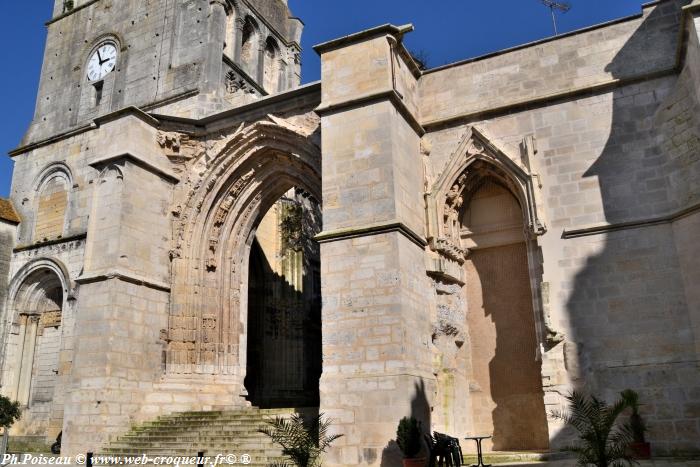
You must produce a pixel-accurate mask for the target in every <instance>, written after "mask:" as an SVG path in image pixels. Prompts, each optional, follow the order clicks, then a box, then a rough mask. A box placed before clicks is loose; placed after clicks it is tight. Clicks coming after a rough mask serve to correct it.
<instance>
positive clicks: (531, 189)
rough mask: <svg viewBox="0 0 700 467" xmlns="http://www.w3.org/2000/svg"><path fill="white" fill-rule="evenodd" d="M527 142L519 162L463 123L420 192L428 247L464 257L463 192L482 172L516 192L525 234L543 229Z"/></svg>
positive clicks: (536, 233) (472, 186)
mask: <svg viewBox="0 0 700 467" xmlns="http://www.w3.org/2000/svg"><path fill="white" fill-rule="evenodd" d="M526 146H529V148H530V149H529V150H528V149H527V148H526V150H525V151H523V152H524V155H525V159H526V166H523V165H520V164H519V163H517V162H515V160H514V159H513V158H511V157H509V156H508V155H506V154H505V152H503V151H502V150H501V149H499V148H498V147H496V146H495V145H494V144H493V143H492V142H491V141H490V140H489V138H487V137H486V136H485V135H484V133H483V132H481V131H480V130H478V129H477V128H475V127H469V128H467V130H466V132H465V133H464V135H463V136H462V138H461V140H460V143H459V145H458V147H457V149H456V150H455V152H454V153H453V154H452V156H451V157H450V159H449V161H448V162H447V164H446V166H445V168H444V169H443V170H442V172H441V174H440V175H439V177H438V178H437V180H436V181H435V182H434V183H433V185H432V188H431V189H430V191H428V192H427V193H426V194H425V200H426V218H427V220H428V225H427V232H428V235H427V237H428V244H429V245H430V248H431V249H432V250H433V251H435V252H436V253H438V254H440V255H442V256H443V257H445V258H447V259H449V260H452V261H456V262H458V263H459V264H461V263H463V262H464V259H465V258H466V255H467V250H466V249H465V248H464V247H463V246H462V244H461V239H460V235H459V217H460V215H461V209H462V205H463V203H464V196H465V195H469V194H470V192H472V191H474V189H475V188H478V184H479V183H481V180H483V179H484V178H486V177H490V178H494V179H496V180H498V181H499V183H502V184H504V185H506V186H507V187H508V188H509V189H510V190H511V191H512V192H513V194H514V195H515V196H516V198H517V199H518V202H519V203H520V205H521V207H522V209H523V213H524V219H523V221H524V225H525V226H526V227H527V232H528V234H529V235H530V236H539V235H542V234H544V233H545V232H546V231H547V228H546V226H545V222H544V220H543V219H542V216H541V214H540V213H541V208H540V207H538V204H539V203H538V202H537V198H538V193H537V190H539V189H540V188H541V187H540V184H539V177H538V175H537V174H536V173H533V172H531V171H530V169H529V168H528V167H532V166H533V165H534V161H532V160H527V159H528V157H533V156H534V150H533V149H532V144H531V143H530V144H529V145H526Z"/></svg>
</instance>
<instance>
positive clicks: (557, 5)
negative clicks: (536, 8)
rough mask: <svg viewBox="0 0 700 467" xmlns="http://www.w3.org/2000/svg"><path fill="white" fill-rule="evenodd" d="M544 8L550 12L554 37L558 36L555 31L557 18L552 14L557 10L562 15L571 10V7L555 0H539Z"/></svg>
mask: <svg viewBox="0 0 700 467" xmlns="http://www.w3.org/2000/svg"><path fill="white" fill-rule="evenodd" d="M540 1H541V2H542V3H543V4H544V5H545V6H548V7H549V11H551V12H552V24H553V25H554V35H555V36H557V35H559V31H557V16H556V15H555V14H554V10H559V11H561V12H562V13H566V12H567V11H569V10H571V5H569V3H567V2H557V1H556V0H540Z"/></svg>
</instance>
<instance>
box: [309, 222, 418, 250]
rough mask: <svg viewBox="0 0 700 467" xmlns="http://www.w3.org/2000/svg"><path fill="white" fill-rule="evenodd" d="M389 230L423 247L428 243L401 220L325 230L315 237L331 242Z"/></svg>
mask: <svg viewBox="0 0 700 467" xmlns="http://www.w3.org/2000/svg"><path fill="white" fill-rule="evenodd" d="M389 232H399V233H401V234H402V235H404V236H405V237H406V238H408V239H409V240H410V241H412V242H413V243H415V244H416V245H418V246H419V247H421V248H425V246H426V245H427V242H426V241H425V239H424V238H423V237H421V236H420V235H418V234H417V233H415V232H414V231H413V230H411V228H410V227H408V226H406V225H405V224H403V223H401V222H387V223H380V224H372V225H366V226H362V227H353V228H348V229H338V230H330V231H324V232H321V233H319V234H318V235H316V236H315V237H314V239H315V240H316V241H317V242H319V243H329V242H334V241H338V240H345V239H348V238H357V237H364V236H367V235H380V234H384V233H389Z"/></svg>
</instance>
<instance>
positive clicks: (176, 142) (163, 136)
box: [157, 131, 180, 152]
mask: <svg viewBox="0 0 700 467" xmlns="http://www.w3.org/2000/svg"><path fill="white" fill-rule="evenodd" d="M157 141H158V144H159V145H160V147H161V148H163V149H166V148H167V149H171V150H172V151H174V152H180V135H179V134H178V133H164V132H162V131H159V132H158V136H157Z"/></svg>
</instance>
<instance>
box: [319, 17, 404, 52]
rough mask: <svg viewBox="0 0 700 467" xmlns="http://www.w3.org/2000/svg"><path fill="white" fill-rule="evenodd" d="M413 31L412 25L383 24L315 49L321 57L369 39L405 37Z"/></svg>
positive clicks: (322, 44) (321, 44) (327, 42)
mask: <svg viewBox="0 0 700 467" xmlns="http://www.w3.org/2000/svg"><path fill="white" fill-rule="evenodd" d="M411 31H413V25H412V24H405V25H403V26H395V25H393V24H389V23H386V24H382V25H380V26H377V27H374V28H370V29H365V30H364V31H360V32H356V33H354V34H349V35H347V36H343V37H339V38H337V39H333V40H330V41H326V42H322V43H320V44H318V45H315V46H314V47H313V49H314V51H316V53H317V54H319V55H321V54H323V53H326V52H330V51H331V50H335V49H339V48H341V47H347V46H348V45H351V44H356V43H358V42H364V41H367V40H369V39H374V38H377V37H381V36H385V35H387V34H388V35H390V36H396V37H397V38H399V39H400V38H401V37H403V35H404V34H406V33H409V32H411Z"/></svg>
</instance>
